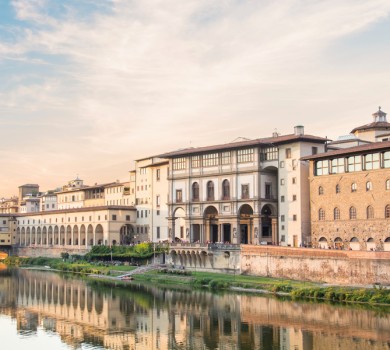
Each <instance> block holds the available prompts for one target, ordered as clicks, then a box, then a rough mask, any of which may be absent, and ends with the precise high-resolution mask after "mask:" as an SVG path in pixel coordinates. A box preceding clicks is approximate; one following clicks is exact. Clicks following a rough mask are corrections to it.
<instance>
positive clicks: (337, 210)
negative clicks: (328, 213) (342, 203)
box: [333, 208, 340, 220]
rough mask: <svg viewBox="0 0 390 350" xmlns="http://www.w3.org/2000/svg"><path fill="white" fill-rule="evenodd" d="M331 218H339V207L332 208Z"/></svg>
mask: <svg viewBox="0 0 390 350" xmlns="http://www.w3.org/2000/svg"><path fill="white" fill-rule="evenodd" d="M333 219H334V220H340V209H339V208H334V209H333Z"/></svg>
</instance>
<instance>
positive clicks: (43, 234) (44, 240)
mask: <svg viewBox="0 0 390 350" xmlns="http://www.w3.org/2000/svg"><path fill="white" fill-rule="evenodd" d="M41 244H42V245H46V244H47V227H46V226H43V228H42V240H41Z"/></svg>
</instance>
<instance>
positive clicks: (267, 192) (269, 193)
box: [265, 182, 272, 199]
mask: <svg viewBox="0 0 390 350" xmlns="http://www.w3.org/2000/svg"><path fill="white" fill-rule="evenodd" d="M265 199H272V183H269V182H268V183H267V182H266V183H265Z"/></svg>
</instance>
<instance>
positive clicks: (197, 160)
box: [191, 156, 200, 168]
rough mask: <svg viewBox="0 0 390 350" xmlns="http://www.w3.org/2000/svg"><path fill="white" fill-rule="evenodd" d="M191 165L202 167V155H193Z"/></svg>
mask: <svg viewBox="0 0 390 350" xmlns="http://www.w3.org/2000/svg"><path fill="white" fill-rule="evenodd" d="M191 167H192V168H199V167H200V156H192V157H191Z"/></svg>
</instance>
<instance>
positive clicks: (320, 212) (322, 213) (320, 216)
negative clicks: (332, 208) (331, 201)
mask: <svg viewBox="0 0 390 350" xmlns="http://www.w3.org/2000/svg"><path fill="white" fill-rule="evenodd" d="M318 220H325V210H324V209H322V208H320V210H318Z"/></svg>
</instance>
